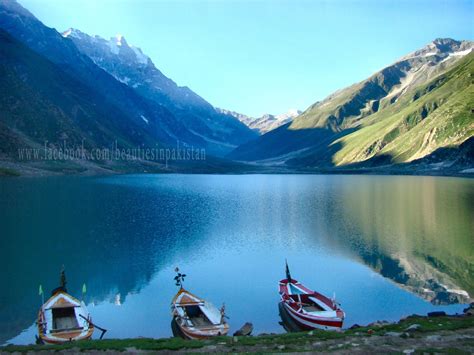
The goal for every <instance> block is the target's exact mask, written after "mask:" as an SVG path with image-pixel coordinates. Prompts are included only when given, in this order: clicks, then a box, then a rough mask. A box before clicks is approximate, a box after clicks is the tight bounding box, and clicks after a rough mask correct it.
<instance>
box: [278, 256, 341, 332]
mask: <svg viewBox="0 0 474 355" xmlns="http://www.w3.org/2000/svg"><path fill="white" fill-rule="evenodd" d="M286 276H287V278H286V279H283V280H281V281H280V283H279V292H280V297H281V303H282V305H283V307H284V309H285V310H286V311H287V313H288V315H289V316H290V317H291V319H292V320H293V321H294V322H295V323H296V324H297V325H298V326H299V327H300V328H302V329H305V330H311V329H325V330H336V329H340V328H342V325H343V322H344V317H345V314H344V311H343V310H342V309H341V308H340V306H339V304H338V303H336V301H335V300H333V299H330V298H328V297H326V296H324V295H322V294H320V293H318V292H316V291H312V290H310V289H309V288H307V287H306V286H304V285H303V284H301V283H299V282H298V281H296V280H295V279H292V278H291V275H290V271H289V269H288V264H287V265H286Z"/></svg>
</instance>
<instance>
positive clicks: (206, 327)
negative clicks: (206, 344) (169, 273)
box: [171, 269, 229, 339]
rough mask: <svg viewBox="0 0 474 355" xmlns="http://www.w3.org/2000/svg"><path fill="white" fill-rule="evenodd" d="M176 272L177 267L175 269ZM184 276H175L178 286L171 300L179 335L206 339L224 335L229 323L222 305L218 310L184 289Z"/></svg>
mask: <svg viewBox="0 0 474 355" xmlns="http://www.w3.org/2000/svg"><path fill="white" fill-rule="evenodd" d="M177 272H178V269H177ZM184 276H186V275H182V274H179V273H178V276H177V277H176V278H175V280H177V278H178V277H179V278H181V277H182V278H181V279H180V280H177V285H178V286H180V289H179V291H178V293H177V294H176V295H175V296H174V298H173V300H172V302H171V310H172V315H173V317H174V321H175V324H176V325H177V327H178V328H179V331H180V335H181V336H182V337H183V338H186V339H206V338H210V337H214V336H219V335H226V334H227V332H228V331H229V325H228V324H227V322H226V321H225V313H224V306H223V307H222V308H221V309H220V310H218V309H217V308H215V307H214V306H213V305H212V304H210V303H209V302H206V301H205V300H203V299H202V298H199V297H197V296H195V295H193V294H192V293H191V292H189V291H186V290H185V289H184V288H183V286H182V281H183V279H184Z"/></svg>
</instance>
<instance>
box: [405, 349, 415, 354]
mask: <svg viewBox="0 0 474 355" xmlns="http://www.w3.org/2000/svg"><path fill="white" fill-rule="evenodd" d="M414 352H415V349H406V350H403V353H404V354H413V353H414Z"/></svg>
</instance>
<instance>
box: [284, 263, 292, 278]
mask: <svg viewBox="0 0 474 355" xmlns="http://www.w3.org/2000/svg"><path fill="white" fill-rule="evenodd" d="M285 264H286V279H287V280H288V282H291V274H290V268H289V267H288V260H286V259H285Z"/></svg>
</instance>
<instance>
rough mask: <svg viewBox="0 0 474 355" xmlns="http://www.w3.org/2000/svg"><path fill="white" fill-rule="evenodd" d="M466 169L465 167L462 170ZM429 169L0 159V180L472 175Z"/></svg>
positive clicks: (472, 173) (473, 175)
mask: <svg viewBox="0 0 474 355" xmlns="http://www.w3.org/2000/svg"><path fill="white" fill-rule="evenodd" d="M464 170H466V169H464ZM464 170H458V169H455V170H454V169H453V170H430V169H400V168H398V169H397V168H372V169H371V168H360V169H350V168H333V169H331V168H320V169H316V168H306V169H305V168H291V167H283V166H265V165H247V166H245V167H241V166H240V167H238V168H235V169H234V168H226V167H223V168H222V169H216V170H214V169H209V168H207V167H203V168H202V169H193V168H190V169H187V168H184V169H183V168H174V167H169V168H168V169H161V168H156V169H149V170H146V169H133V168H132V169H123V170H122V169H113V168H112V169H105V168H100V167H93V168H90V169H85V170H81V169H57V170H50V169H44V168H39V167H35V166H23V165H18V164H7V165H4V164H2V162H0V179H1V178H39V177H62V176H76V177H85V176H92V177H105V176H114V175H153V174H160V175H161V174H163V175H168V174H183V175H352V176H361V175H366V176H426V177H430V176H431V177H458V178H467V179H472V178H474V170H473V171H472V172H471V171H470V170H472V169H467V170H469V172H462V171H464Z"/></svg>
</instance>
